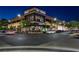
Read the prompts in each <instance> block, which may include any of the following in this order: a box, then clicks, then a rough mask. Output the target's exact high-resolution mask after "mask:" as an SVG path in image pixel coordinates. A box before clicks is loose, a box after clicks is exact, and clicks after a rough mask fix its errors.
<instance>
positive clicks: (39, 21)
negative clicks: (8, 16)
mask: <svg viewBox="0 0 79 59" xmlns="http://www.w3.org/2000/svg"><path fill="white" fill-rule="evenodd" d="M22 21H25V22H27V21H28V23H29V24H28V27H22V26H21V22H22ZM61 23H62V22H61ZM25 25H27V24H25ZM10 27H14V29H15V30H17V31H38V32H41V31H42V30H43V29H46V30H48V29H52V30H58V29H59V27H63V28H64V29H65V28H66V27H65V26H63V25H61V24H58V23H56V20H54V18H53V17H50V16H48V15H47V14H46V12H45V11H43V10H40V9H38V8H31V9H28V10H25V11H24V14H23V15H18V16H16V17H15V18H13V19H12V20H11V21H10V22H9V24H8V28H10ZM59 30H60V29H59ZM61 30H63V29H61Z"/></svg>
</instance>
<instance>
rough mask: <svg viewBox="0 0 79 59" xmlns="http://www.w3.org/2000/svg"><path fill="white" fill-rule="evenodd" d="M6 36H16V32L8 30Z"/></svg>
mask: <svg viewBox="0 0 79 59" xmlns="http://www.w3.org/2000/svg"><path fill="white" fill-rule="evenodd" d="M5 34H7V35H12V34H16V31H13V30H8V31H6V32H5Z"/></svg>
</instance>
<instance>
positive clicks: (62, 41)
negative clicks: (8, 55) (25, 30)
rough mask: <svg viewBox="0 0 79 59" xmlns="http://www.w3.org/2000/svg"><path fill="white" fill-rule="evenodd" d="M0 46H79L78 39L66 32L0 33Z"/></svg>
mask: <svg viewBox="0 0 79 59" xmlns="http://www.w3.org/2000/svg"><path fill="white" fill-rule="evenodd" d="M0 46H1V47H2V46H4V47H5V46H6V47H7V46H47V47H48V46H50V47H54V46H57V47H69V48H79V39H77V38H74V37H71V36H70V34H68V33H65V32H64V33H55V34H28V35H27V34H16V35H1V34H0Z"/></svg>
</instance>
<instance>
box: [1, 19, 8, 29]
mask: <svg viewBox="0 0 79 59" xmlns="http://www.w3.org/2000/svg"><path fill="white" fill-rule="evenodd" d="M7 24H8V20H7V19H1V20H0V30H7V29H8V27H7V26H6V25H7Z"/></svg>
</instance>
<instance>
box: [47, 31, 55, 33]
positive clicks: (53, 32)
mask: <svg viewBox="0 0 79 59" xmlns="http://www.w3.org/2000/svg"><path fill="white" fill-rule="evenodd" d="M55 32H56V31H54V30H49V31H47V32H46V33H55Z"/></svg>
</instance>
